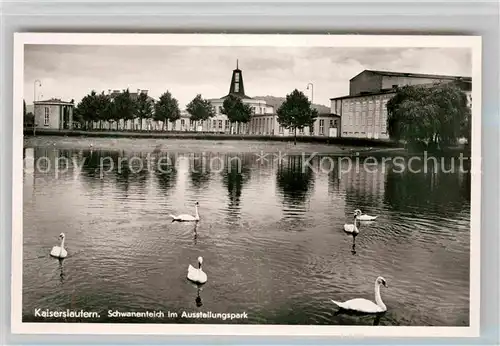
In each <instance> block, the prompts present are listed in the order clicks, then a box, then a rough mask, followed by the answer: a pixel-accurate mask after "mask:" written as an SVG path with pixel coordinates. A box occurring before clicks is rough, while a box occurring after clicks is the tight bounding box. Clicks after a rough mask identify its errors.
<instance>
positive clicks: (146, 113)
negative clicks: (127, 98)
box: [135, 93, 153, 130]
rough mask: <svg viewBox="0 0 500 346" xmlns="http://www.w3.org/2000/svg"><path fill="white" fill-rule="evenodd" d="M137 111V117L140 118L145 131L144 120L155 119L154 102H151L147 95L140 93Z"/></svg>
mask: <svg viewBox="0 0 500 346" xmlns="http://www.w3.org/2000/svg"><path fill="white" fill-rule="evenodd" d="M135 109H136V115H137V117H139V120H140V123H141V130H142V129H143V127H142V120H143V119H149V118H152V117H153V102H152V101H151V100H150V98H149V97H148V95H147V94H145V93H140V94H139V96H138V97H137V101H136V105H135Z"/></svg>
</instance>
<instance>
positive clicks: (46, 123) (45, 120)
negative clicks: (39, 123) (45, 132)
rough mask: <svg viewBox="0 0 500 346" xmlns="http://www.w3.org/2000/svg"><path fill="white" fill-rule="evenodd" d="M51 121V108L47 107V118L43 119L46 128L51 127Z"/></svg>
mask: <svg viewBox="0 0 500 346" xmlns="http://www.w3.org/2000/svg"><path fill="white" fill-rule="evenodd" d="M49 121H50V108H49V107H45V116H44V118H43V124H44V125H45V126H48V125H49Z"/></svg>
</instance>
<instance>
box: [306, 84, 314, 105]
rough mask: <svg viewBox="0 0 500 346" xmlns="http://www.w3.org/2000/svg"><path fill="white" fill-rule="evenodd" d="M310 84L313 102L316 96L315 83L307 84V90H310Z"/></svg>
mask: <svg viewBox="0 0 500 346" xmlns="http://www.w3.org/2000/svg"><path fill="white" fill-rule="evenodd" d="M309 86H311V103H313V98H314V84H313V83H308V84H307V90H309Z"/></svg>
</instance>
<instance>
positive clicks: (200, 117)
mask: <svg viewBox="0 0 500 346" xmlns="http://www.w3.org/2000/svg"><path fill="white" fill-rule="evenodd" d="M186 110H187V112H188V113H189V114H191V118H190V119H191V120H192V121H195V122H196V121H205V120H208V119H210V118H212V117H213V116H215V109H214V107H213V106H212V103H210V101H209V100H205V99H203V97H201V95H200V94H198V95H196V97H195V98H194V99H193V100H192V101H191V102H189V103H188V104H187V106H186Z"/></svg>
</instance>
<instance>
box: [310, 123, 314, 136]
mask: <svg viewBox="0 0 500 346" xmlns="http://www.w3.org/2000/svg"><path fill="white" fill-rule="evenodd" d="M309 134H310V135H311V136H312V135H313V134H314V123H312V124H311V125H310V126H309Z"/></svg>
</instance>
